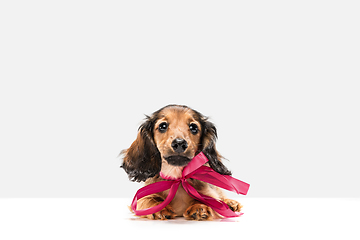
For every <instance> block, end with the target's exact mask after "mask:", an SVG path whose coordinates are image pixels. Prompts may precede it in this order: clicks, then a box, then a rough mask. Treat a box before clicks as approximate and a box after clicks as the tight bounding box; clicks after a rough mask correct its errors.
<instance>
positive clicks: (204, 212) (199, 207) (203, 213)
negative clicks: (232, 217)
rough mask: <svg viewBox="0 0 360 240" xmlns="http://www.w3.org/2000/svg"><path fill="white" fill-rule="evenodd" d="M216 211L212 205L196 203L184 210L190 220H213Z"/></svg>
mask: <svg viewBox="0 0 360 240" xmlns="http://www.w3.org/2000/svg"><path fill="white" fill-rule="evenodd" d="M213 216H214V212H213V210H212V209H211V207H209V206H206V205H205V204H200V203H197V204H194V205H191V206H190V207H188V208H187V209H186V210H185V212H184V217H185V218H186V219H188V220H197V221H201V220H212V219H213Z"/></svg>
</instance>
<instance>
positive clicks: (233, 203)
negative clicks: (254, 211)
mask: <svg viewBox="0 0 360 240" xmlns="http://www.w3.org/2000/svg"><path fill="white" fill-rule="evenodd" d="M224 202H225V203H226V204H227V205H228V206H229V208H230V209H231V210H232V211H233V212H240V211H241V208H242V207H243V206H242V205H241V204H240V203H239V202H238V201H235V200H232V199H225V200H224Z"/></svg>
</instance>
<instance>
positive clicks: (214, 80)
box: [0, 0, 360, 197]
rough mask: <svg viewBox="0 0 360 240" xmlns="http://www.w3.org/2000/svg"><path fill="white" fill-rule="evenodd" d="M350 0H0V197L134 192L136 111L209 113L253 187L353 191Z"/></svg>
mask: <svg viewBox="0 0 360 240" xmlns="http://www.w3.org/2000/svg"><path fill="white" fill-rule="evenodd" d="M359 6H360V4H359V3H358V1H317V0H315V1H246V2H245V1H244V2H239V1H177V2H172V1H78V0H75V1H74V0H72V1H1V3H0V34H1V37H0V80H1V83H0V113H1V118H0V149H1V150H0V197H131V196H132V195H133V194H134V192H135V191H136V189H138V188H139V187H140V186H141V185H140V184H137V183H131V182H129V181H128V179H127V176H126V174H125V172H124V171H123V170H122V169H120V168H119V165H120V163H121V159H120V158H117V155H118V154H119V152H120V151H121V150H122V149H124V148H127V147H129V146H130V144H131V143H132V141H133V140H135V137H136V131H137V127H138V126H139V124H140V123H141V121H142V119H143V118H144V115H143V114H151V113H152V112H153V111H155V110H157V109H159V108H160V107H163V106H164V105H167V104H169V103H178V104H185V105H189V106H190V107H192V108H195V109H196V110H198V111H200V112H202V113H203V114H205V115H208V116H210V117H211V120H212V121H213V122H214V123H215V124H216V126H217V128H218V135H219V141H218V145H217V146H218V150H219V151H220V153H221V154H223V155H224V156H225V157H226V158H227V159H229V161H226V162H225V164H226V165H227V166H228V167H229V168H230V169H231V170H232V172H233V176H234V177H237V178H239V179H241V180H244V181H246V182H248V183H250V184H251V188H250V191H249V194H248V195H249V197H360V188H359V182H360V174H359V161H360V149H359V146H360V137H359V136H360V127H359V122H360V96H359V91H360V83H359V81H360V68H359V66H360V58H359V56H360V44H359V42H360V32H359V29H360V15H359V12H360V7H359Z"/></svg>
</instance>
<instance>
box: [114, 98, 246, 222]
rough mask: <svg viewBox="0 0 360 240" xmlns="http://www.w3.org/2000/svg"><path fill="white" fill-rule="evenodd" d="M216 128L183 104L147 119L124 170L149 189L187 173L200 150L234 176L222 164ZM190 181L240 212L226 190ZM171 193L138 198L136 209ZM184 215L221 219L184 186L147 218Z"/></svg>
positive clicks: (126, 155)
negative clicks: (169, 200)
mask: <svg viewBox="0 0 360 240" xmlns="http://www.w3.org/2000/svg"><path fill="white" fill-rule="evenodd" d="M216 139H217V133H216V128H215V126H214V124H212V123H211V122H209V121H208V119H207V118H206V117H204V116H203V115H202V114H201V113H199V112H197V111H195V110H193V109H191V108H189V107H187V106H181V105H168V106H166V107H163V108H161V109H160V110H158V111H156V112H154V113H153V114H152V115H151V116H146V120H145V122H144V123H143V124H141V126H140V127H139V132H138V134H137V138H136V140H135V141H134V142H133V143H132V144H131V146H130V148H128V149H126V150H123V151H122V152H121V154H122V155H123V156H124V157H123V163H122V165H121V167H122V168H124V170H125V171H126V173H127V174H128V176H129V179H130V180H132V181H137V182H142V181H145V185H148V184H151V183H154V182H158V181H165V180H164V179H163V178H161V177H160V175H159V173H160V171H161V172H162V173H163V174H164V175H165V176H170V177H173V178H179V177H181V174H182V170H183V169H184V167H185V166H186V165H187V164H188V163H189V162H190V161H191V159H192V158H193V157H194V156H195V155H197V154H198V153H200V152H201V151H202V152H203V153H204V154H205V156H206V157H207V158H208V159H209V161H208V163H206V164H205V165H207V166H209V167H211V168H212V169H213V170H215V171H216V172H218V173H220V174H225V175H231V172H230V171H229V170H228V169H227V168H226V167H225V166H224V165H223V163H222V162H221V158H222V157H221V155H220V154H219V153H218V152H217V150H216V147H215V141H216ZM188 181H189V183H190V184H191V185H192V186H193V187H194V188H195V189H196V190H197V191H198V192H200V193H202V194H204V195H208V196H210V197H213V198H216V199H219V200H222V201H224V202H225V203H226V204H227V205H228V206H229V207H230V209H231V210H233V211H237V212H240V210H241V207H242V206H241V204H240V203H238V202H237V201H235V200H230V199H226V197H225V195H224V194H223V193H222V191H221V189H220V188H218V187H216V186H213V185H211V184H208V183H205V182H202V181H199V180H195V179H189V180H188ZM168 193H169V190H167V191H163V192H160V193H157V194H152V195H149V196H146V197H144V198H141V199H139V200H138V204H137V209H146V208H150V207H153V206H156V205H158V204H160V203H161V202H162V201H163V200H164V199H165V198H166V197H167V195H168ZM176 216H184V217H185V218H186V219H191V220H212V219H214V218H220V217H221V216H220V215H218V214H217V213H216V212H215V211H213V210H212V209H211V208H210V207H209V206H207V205H205V204H202V203H201V202H199V201H197V200H195V199H193V198H192V197H190V196H189V195H188V194H187V193H186V192H185V190H184V189H183V187H182V186H181V185H180V186H179V189H178V190H177V192H176V195H175V197H174V199H173V200H172V201H171V202H170V204H169V205H168V206H166V207H165V208H164V209H162V210H161V211H159V212H157V213H155V214H151V215H146V216H142V217H147V218H149V219H162V220H165V219H171V218H174V217H176Z"/></svg>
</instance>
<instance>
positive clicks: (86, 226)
mask: <svg viewBox="0 0 360 240" xmlns="http://www.w3.org/2000/svg"><path fill="white" fill-rule="evenodd" d="M237 200H238V201H239V202H241V203H242V204H243V205H244V208H243V212H244V213H245V214H244V215H243V216H241V217H239V218H231V219H226V220H221V221H220V220H216V221H212V222H208V221H205V222H196V221H187V220H184V219H183V218H177V219H174V220H166V221H160V220H147V219H140V218H138V217H135V216H133V215H132V214H131V213H130V212H129V211H128V209H127V205H129V204H130V201H131V199H121V198H120V199H116V198H112V199H106V198H98V199H86V198H83V199H66V198H64V199H51V198H48V199H46V198H44V199H0V239H199V238H201V239H220V238H221V239H227V238H236V239H360V199H359V198H354V199H341V198H337V199H329V198H322V199H315V198H313V199H311V198H247V197H243V198H239V199H237Z"/></svg>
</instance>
